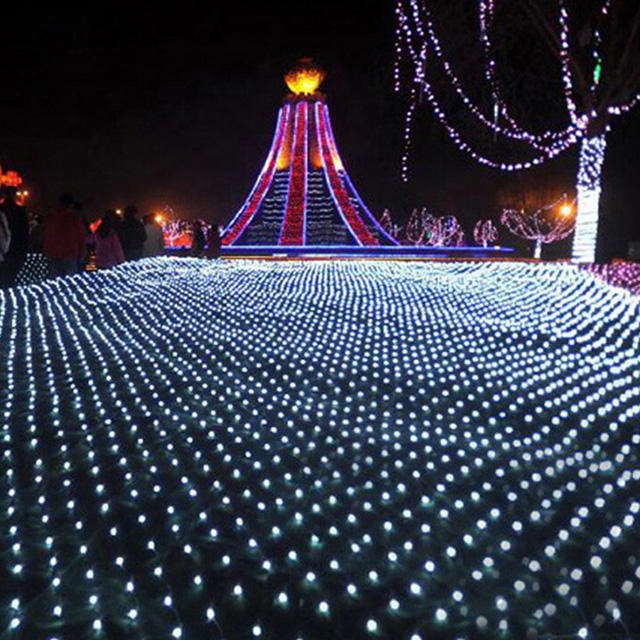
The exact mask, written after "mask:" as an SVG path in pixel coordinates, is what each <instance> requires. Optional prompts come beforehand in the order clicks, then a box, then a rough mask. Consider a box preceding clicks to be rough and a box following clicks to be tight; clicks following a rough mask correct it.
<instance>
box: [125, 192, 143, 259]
mask: <svg viewBox="0 0 640 640" xmlns="http://www.w3.org/2000/svg"><path fill="white" fill-rule="evenodd" d="M119 233H120V242H121V243H122V249H123V251H124V257H125V259H126V260H139V259H140V258H142V256H143V252H144V243H145V240H146V239H147V231H146V229H145V228H144V223H143V222H142V220H140V214H139V213H138V207H136V206H135V205H132V204H130V205H128V206H127V207H126V208H125V210H124V220H123V221H122V224H121V225H120V230H119Z"/></svg>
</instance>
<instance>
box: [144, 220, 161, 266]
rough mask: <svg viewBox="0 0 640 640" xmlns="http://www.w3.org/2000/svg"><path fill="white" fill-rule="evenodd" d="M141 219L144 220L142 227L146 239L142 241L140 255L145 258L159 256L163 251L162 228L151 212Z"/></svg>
mask: <svg viewBox="0 0 640 640" xmlns="http://www.w3.org/2000/svg"><path fill="white" fill-rule="evenodd" d="M142 221H143V222H144V228H145V231H146V232H147V239H146V240H145V242H144V248H143V251H142V255H143V256H144V257H145V258H153V257H155V256H161V255H162V254H163V253H164V235H163V233H162V228H161V227H160V225H159V224H158V222H157V221H156V217H155V216H154V215H153V214H152V213H148V214H147V215H146V216H144V217H143V218H142Z"/></svg>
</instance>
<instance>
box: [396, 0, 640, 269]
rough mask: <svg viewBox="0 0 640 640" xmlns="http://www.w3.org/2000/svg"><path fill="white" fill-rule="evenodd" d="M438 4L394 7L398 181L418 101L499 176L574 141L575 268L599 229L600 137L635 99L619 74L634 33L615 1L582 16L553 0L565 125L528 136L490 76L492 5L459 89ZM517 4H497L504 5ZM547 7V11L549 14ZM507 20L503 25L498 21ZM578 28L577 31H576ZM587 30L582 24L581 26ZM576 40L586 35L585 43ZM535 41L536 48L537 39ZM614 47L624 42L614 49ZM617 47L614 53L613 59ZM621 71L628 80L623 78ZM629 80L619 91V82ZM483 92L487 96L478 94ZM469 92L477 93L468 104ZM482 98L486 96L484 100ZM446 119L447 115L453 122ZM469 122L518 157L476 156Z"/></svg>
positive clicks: (589, 253) (493, 70) (481, 4)
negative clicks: (403, 97) (435, 10)
mask: <svg viewBox="0 0 640 640" xmlns="http://www.w3.org/2000/svg"><path fill="white" fill-rule="evenodd" d="M435 4H437V3H433V2H429V1H428V0H423V1H420V0H398V1H397V3H396V52H395V63H394V88H395V89H396V91H399V90H400V88H401V82H402V79H403V74H402V70H403V69H404V66H405V64H404V63H405V62H406V66H407V67H408V69H409V73H408V77H409V105H408V107H407V111H406V116H405V128H404V153H403V157H402V163H401V174H402V177H403V179H404V180H405V181H406V180H407V176H408V154H409V149H410V143H411V129H412V120H413V116H414V114H415V111H416V105H417V104H418V103H419V102H422V101H423V100H425V101H426V103H428V105H429V106H430V108H431V111H432V112H433V114H434V115H435V116H436V118H437V119H438V120H439V121H440V123H441V124H442V126H443V127H444V129H445V131H446V132H447V134H448V136H449V138H450V139H451V140H452V142H453V143H454V144H455V145H456V146H457V147H458V149H460V150H461V151H464V152H465V153H467V154H469V155H470V156H471V157H472V158H473V159H474V160H475V161H477V162H478V163H480V164H484V165H486V166H489V167H493V168H497V169H500V170H502V171H520V170H523V169H530V168H532V167H533V166H535V165H539V164H542V163H543V162H545V161H546V160H548V159H551V158H554V157H556V156H558V155H559V154H561V153H563V152H565V151H566V150H567V149H569V148H570V147H571V146H573V145H576V144H579V145H580V152H579V156H580V159H579V168H578V174H577V179H576V190H577V193H578V217H577V223H576V233H575V239H574V243H573V249H572V260H573V261H574V262H578V263H589V262H594V261H595V257H596V255H595V254H596V240H597V228H598V209H599V200H600V191H601V187H600V182H601V175H602V166H603V161H604V157H605V155H604V154H605V147H606V141H605V137H606V134H607V133H608V132H609V130H610V123H611V120H612V119H613V118H614V117H616V116H619V115H621V114H624V113H627V112H628V111H629V110H630V109H632V108H633V107H634V106H636V105H637V104H638V102H639V101H640V93H639V92H638V87H637V82H635V81H634V75H633V74H632V73H631V72H630V71H629V72H628V73H627V72H625V71H623V68H625V64H626V60H627V55H628V51H629V50H631V49H633V46H635V45H637V40H636V39H637V29H636V28H635V26H631V24H632V23H630V25H629V30H628V32H626V31H625V28H626V27H625V23H626V20H625V18H623V17H622V14H620V13H619V12H618V11H617V10H616V11H614V10H613V9H614V8H616V9H617V8H618V7H622V6H624V3H613V2H612V0H598V2H595V3H592V4H590V6H589V9H588V10H586V13H584V12H583V11H582V8H581V5H580V3H578V4H575V3H573V5H572V6H571V10H570V9H569V4H570V3H567V2H566V0H558V2H557V7H555V9H556V10H557V11H556V13H557V17H556V19H555V20H554V21H553V22H555V24H553V23H550V24H549V31H550V33H551V32H553V33H552V34H551V35H549V33H548V34H547V36H548V37H549V39H550V40H552V41H554V42H556V41H557V45H554V53H556V54H557V57H558V58H559V62H560V64H559V68H558V69H557V70H554V69H550V70H549V73H550V74H554V73H556V72H557V73H558V76H559V79H560V80H561V84H562V90H563V93H564V103H565V107H566V122H565V123H564V124H562V125H560V126H558V127H556V128H548V129H546V130H544V131H537V132H536V131H532V130H530V128H529V127H527V126H525V125H524V124H523V123H522V122H517V121H516V120H515V118H514V117H513V112H512V111H511V110H510V108H509V105H508V104H507V103H506V102H505V100H504V99H503V92H502V91H501V87H500V83H499V82H498V74H497V64H498V62H497V56H496V47H495V42H494V41H493V39H492V33H493V26H494V22H495V20H496V16H495V11H496V4H497V3H496V2H495V1H494V0H478V3H477V12H478V13H477V17H478V21H477V23H478V41H479V44H480V50H481V52H482V55H480V56H479V60H478V63H479V64H480V67H479V69H480V70H481V71H482V72H483V75H484V79H483V82H482V83H480V85H478V83H477V81H474V82H475V86H472V87H471V89H469V86H470V84H469V83H468V86H467V89H465V87H464V85H463V82H462V80H461V79H460V77H459V76H458V75H457V74H456V72H455V60H453V61H452V60H451V59H449V58H448V57H447V56H446V55H445V48H444V47H443V46H442V43H441V39H440V37H439V36H438V33H437V29H436V26H435V24H434V20H433V17H432V11H431V7H432V6H434V5H435ZM509 4H512V5H514V6H518V3H506V2H505V3H502V6H503V7H506V6H508V5H509ZM552 4H553V3H551V4H550V5H549V6H547V7H546V10H548V9H550V8H553V7H552ZM503 19H508V18H503ZM576 25H580V29H579V30H578V28H577V27H576ZM585 25H586V26H585ZM585 34H587V36H588V37H586V38H585ZM539 40H540V43H541V45H542V46H543V47H544V46H546V45H544V44H542V43H544V40H545V38H544V37H543V36H542V35H541V36H540V38H539ZM620 42H624V43H626V44H625V46H624V47H620V46H619V45H620ZM618 49H620V52H619V53H616V52H617V51H618ZM432 69H437V70H438V73H441V74H443V76H444V78H446V84H447V85H448V87H449V88H450V89H452V90H453V94H454V95H455V96H456V105H459V106H461V107H463V109H462V112H463V113H464V114H466V115H465V117H463V118H460V116H459V111H460V109H459V108H458V106H456V107H454V106H450V105H446V104H445V101H444V100H443V99H442V97H441V93H440V90H441V87H442V83H439V82H437V81H434V76H433V75H432V73H431V70H432ZM625 73H626V74H627V76H628V77H624V76H625ZM627 82H628V84H627ZM479 89H486V91H484V92H483V91H479ZM472 94H475V95H477V96H479V98H478V99H476V100H474V98H472ZM487 98H489V99H487ZM454 114H455V115H454ZM465 121H467V122H468V123H471V125H472V127H473V130H476V129H477V126H478V125H479V126H481V127H482V128H484V129H486V130H487V131H489V132H490V133H491V134H492V135H493V142H494V143H496V142H497V141H498V138H500V140H501V141H503V142H509V143H511V142H514V141H515V142H521V143H524V144H523V145H520V146H522V149H521V150H520V152H519V153H518V154H517V160H513V159H512V160H509V161H506V160H500V159H499V158H500V157H503V158H504V157H505V156H504V155H503V152H504V151H505V149H507V148H508V149H511V152H512V153H513V145H512V144H508V145H506V147H505V146H496V145H495V144H494V145H493V146H492V147H491V148H489V149H487V150H484V151H483V150H482V148H481V147H482V146H483V145H481V144H480V143H479V142H477V141H476V142H474V141H473V140H472V136H469V135H468V134H465V133H464V129H463V127H462V126H461V123H462V122H465Z"/></svg>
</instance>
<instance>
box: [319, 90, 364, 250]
mask: <svg viewBox="0 0 640 640" xmlns="http://www.w3.org/2000/svg"><path fill="white" fill-rule="evenodd" d="M322 107H323V104H322V102H320V101H318V102H316V103H315V105H314V112H315V120H316V138H317V140H318V150H319V153H320V158H321V160H322V173H323V175H324V181H325V183H326V185H327V189H328V190H329V193H330V194H331V199H332V200H333V203H334V204H335V206H336V209H337V210H338V213H339V214H340V217H341V218H342V221H343V222H344V225H345V227H346V228H347V230H348V231H349V233H350V234H351V237H352V238H353V239H354V240H355V241H356V242H357V243H358V245H359V246H364V245H363V244H362V242H361V240H360V238H358V234H356V232H355V231H354V230H353V229H352V228H351V225H350V224H349V221H348V220H347V218H346V217H345V215H344V212H343V211H342V208H341V207H340V203H339V202H338V198H336V194H335V193H334V192H333V189H332V187H331V180H329V175H328V174H327V166H326V163H325V153H326V155H328V156H329V158H331V160H332V161H333V156H332V155H331V149H325V147H324V145H323V144H322V136H321V135H320V124H319V120H320V118H321V117H323V116H324V111H323V112H322V115H321V114H320V111H321V110H322ZM325 124H326V122H325ZM336 172H337V169H336Z"/></svg>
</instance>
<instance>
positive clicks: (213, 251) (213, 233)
mask: <svg viewBox="0 0 640 640" xmlns="http://www.w3.org/2000/svg"><path fill="white" fill-rule="evenodd" d="M221 244H222V242H221V238H220V227H219V226H218V223H217V222H216V221H215V220H211V223H210V224H209V233H208V234H207V253H206V256H207V258H211V259H215V258H219V257H220V249H221Z"/></svg>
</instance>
